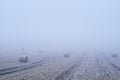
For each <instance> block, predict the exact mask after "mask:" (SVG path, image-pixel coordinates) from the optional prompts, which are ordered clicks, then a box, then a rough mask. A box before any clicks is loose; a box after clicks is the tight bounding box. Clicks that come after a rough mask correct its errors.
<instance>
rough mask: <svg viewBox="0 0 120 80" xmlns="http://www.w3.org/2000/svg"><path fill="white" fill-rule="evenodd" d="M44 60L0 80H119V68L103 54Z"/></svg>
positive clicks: (57, 57)
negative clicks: (39, 63)
mask: <svg viewBox="0 0 120 80" xmlns="http://www.w3.org/2000/svg"><path fill="white" fill-rule="evenodd" d="M45 60H46V61H45V62H44V63H42V64H41V65H37V66H35V67H32V68H30V69H25V70H22V71H18V72H14V73H10V74H6V75H0V80H120V70H119V66H117V65H116V64H114V63H113V62H112V59H110V58H109V56H106V55H103V54H92V55H89V54H80V55H75V54H74V55H71V56H70V57H69V58H65V57H64V55H63V56H61V55H60V56H53V57H49V58H48V57H46V58H45ZM37 64H38V63H37ZM30 66H31V65H30ZM21 68H22V67H21Z"/></svg>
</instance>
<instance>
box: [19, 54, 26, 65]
mask: <svg viewBox="0 0 120 80" xmlns="http://www.w3.org/2000/svg"><path fill="white" fill-rule="evenodd" d="M19 62H20V63H27V62H28V56H25V55H24V56H23V55H22V56H20V58H19Z"/></svg>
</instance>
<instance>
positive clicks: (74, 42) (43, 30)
mask: <svg viewBox="0 0 120 80" xmlns="http://www.w3.org/2000/svg"><path fill="white" fill-rule="evenodd" d="M21 48H24V49H25V50H35V51H38V50H43V51H47V50H48V51H49V50H50V51H58V52H59V51H72V50H73V51H80V50H104V51H109V50H111V51H113V50H115V49H117V48H120V0H0V50H1V51H4V50H8V51H9V50H20V49H21Z"/></svg>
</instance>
